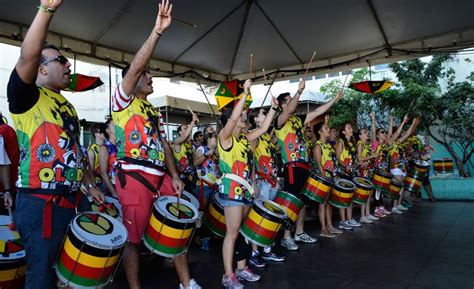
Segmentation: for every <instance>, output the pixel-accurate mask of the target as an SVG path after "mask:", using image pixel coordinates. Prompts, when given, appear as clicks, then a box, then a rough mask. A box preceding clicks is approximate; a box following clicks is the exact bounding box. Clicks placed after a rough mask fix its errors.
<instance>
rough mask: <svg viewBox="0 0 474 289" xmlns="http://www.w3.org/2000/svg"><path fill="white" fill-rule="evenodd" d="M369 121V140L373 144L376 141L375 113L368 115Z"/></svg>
mask: <svg viewBox="0 0 474 289" xmlns="http://www.w3.org/2000/svg"><path fill="white" fill-rule="evenodd" d="M370 120H371V134H370V139H371V142H374V141H375V140H376V139H377V135H376V134H377V130H376V129H375V112H373V111H372V112H371V113H370Z"/></svg>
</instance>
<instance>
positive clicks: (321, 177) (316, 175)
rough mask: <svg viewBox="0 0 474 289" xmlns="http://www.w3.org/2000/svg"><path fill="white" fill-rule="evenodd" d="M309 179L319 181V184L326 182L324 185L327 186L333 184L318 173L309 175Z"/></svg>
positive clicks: (329, 179)
mask: <svg viewBox="0 0 474 289" xmlns="http://www.w3.org/2000/svg"><path fill="white" fill-rule="evenodd" d="M311 177H312V178H313V179H315V180H319V181H321V182H326V183H329V184H332V183H333V181H332V179H331V178H328V177H326V176H322V175H320V174H319V173H317V172H314V171H313V172H312V173H311Z"/></svg>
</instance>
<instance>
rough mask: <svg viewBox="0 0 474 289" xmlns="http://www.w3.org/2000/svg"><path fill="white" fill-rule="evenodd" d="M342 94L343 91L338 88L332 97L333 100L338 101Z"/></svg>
mask: <svg viewBox="0 0 474 289" xmlns="http://www.w3.org/2000/svg"><path fill="white" fill-rule="evenodd" d="M343 96H344V91H342V90H340V91H339V92H338V93H337V94H336V97H335V98H334V100H335V101H338V100H339V99H341V98H342V97H343Z"/></svg>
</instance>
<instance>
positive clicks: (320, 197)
mask: <svg viewBox="0 0 474 289" xmlns="http://www.w3.org/2000/svg"><path fill="white" fill-rule="evenodd" d="M332 185H333V181H332V180H331V179H329V178H326V177H323V176H321V175H318V174H316V173H314V172H313V173H311V175H310V176H309V177H308V180H307V181H306V185H305V187H304V189H303V195H304V196H305V197H306V198H307V199H308V200H309V201H310V202H311V201H314V202H318V203H321V204H322V203H324V200H326V196H327V195H328V194H329V193H330V192H331V187H332Z"/></svg>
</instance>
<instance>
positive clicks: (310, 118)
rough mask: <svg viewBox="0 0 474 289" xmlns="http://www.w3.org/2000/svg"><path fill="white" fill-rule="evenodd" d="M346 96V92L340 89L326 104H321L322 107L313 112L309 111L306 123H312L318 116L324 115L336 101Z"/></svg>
mask: <svg viewBox="0 0 474 289" xmlns="http://www.w3.org/2000/svg"><path fill="white" fill-rule="evenodd" d="M343 96H344V93H343V92H342V91H339V92H338V93H337V94H336V96H335V97H333V98H332V99H331V100H330V101H328V102H326V103H325V104H323V105H321V106H320V107H318V108H316V109H315V110H313V111H312V112H310V113H308V114H307V115H306V119H305V120H304V124H305V125H306V124H308V123H311V122H312V121H313V120H315V119H316V118H317V117H319V116H320V115H323V114H325V113H326V111H328V110H329V109H330V108H331V106H332V105H333V104H334V103H336V101H338V100H339V99H341V97H343Z"/></svg>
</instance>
